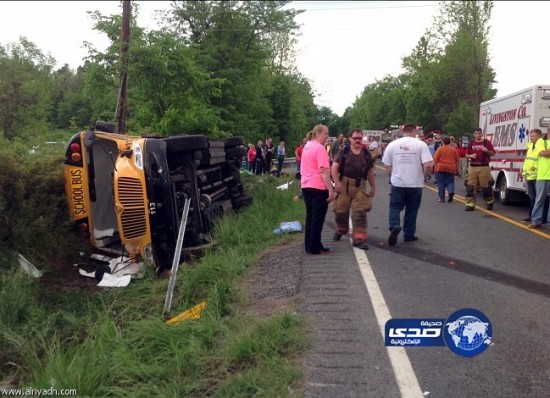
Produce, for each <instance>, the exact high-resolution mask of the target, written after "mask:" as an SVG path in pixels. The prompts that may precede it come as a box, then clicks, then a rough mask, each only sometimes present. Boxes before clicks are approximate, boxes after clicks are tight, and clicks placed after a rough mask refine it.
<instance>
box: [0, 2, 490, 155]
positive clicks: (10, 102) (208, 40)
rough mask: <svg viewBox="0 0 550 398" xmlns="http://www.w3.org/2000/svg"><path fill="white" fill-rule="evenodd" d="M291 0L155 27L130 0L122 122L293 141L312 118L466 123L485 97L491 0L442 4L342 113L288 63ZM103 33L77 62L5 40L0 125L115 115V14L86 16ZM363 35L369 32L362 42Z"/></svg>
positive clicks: (26, 126)
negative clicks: (394, 65) (407, 50)
mask: <svg viewBox="0 0 550 398" xmlns="http://www.w3.org/2000/svg"><path fill="white" fill-rule="evenodd" d="M289 3H290V2H289V1H246V2H242V1H174V2H173V3H172V8H171V10H170V11H168V12H166V13H165V14H163V16H162V18H161V21H160V26H161V28H160V29H158V30H151V31H146V30H145V29H143V28H142V27H140V26H138V25H137V22H136V16H137V15H138V13H139V4H133V13H132V21H131V37H130V46H129V55H128V56H129V61H128V70H127V73H128V76H129V85H128V103H129V114H128V117H127V122H126V123H127V130H128V131H129V132H131V133H132V132H134V133H150V134H160V135H164V136H169V135H175V134H205V135H207V136H209V137H213V138H217V137H224V136H230V135H242V136H244V137H245V138H246V140H247V141H248V142H256V141H257V140H258V139H260V138H261V139H264V138H265V137H267V136H271V137H273V138H274V139H275V141H277V140H278V139H279V140H284V141H286V142H287V143H290V144H291V145H294V144H296V145H297V144H298V143H299V142H300V140H301V139H302V137H304V135H305V134H306V133H307V131H309V130H310V129H311V127H312V126H313V125H315V124H317V123H324V124H327V125H328V126H329V127H330V132H331V135H337V134H338V133H340V132H346V131H349V130H350V129H351V128H354V127H359V128H363V129H383V128H389V127H390V126H391V125H395V124H403V123H405V122H413V123H417V124H421V125H423V126H424V129H425V130H433V129H438V130H443V131H447V132H449V133H452V134H457V135H458V134H463V133H467V132H470V131H472V129H473V128H474V127H475V126H476V124H477V112H478V105H479V103H480V102H482V101H483V100H486V99H489V98H492V97H493V96H494V94H495V90H494V89H492V88H491V86H492V84H493V83H494V78H495V73H494V71H493V69H492V68H491V66H490V64H489V54H488V32H489V19H490V15H491V10H492V7H493V3H492V1H465V2H462V1H447V2H442V3H440V15H439V16H438V17H437V18H436V19H435V20H434V26H432V27H431V28H430V29H428V30H427V31H426V33H425V34H424V35H423V36H422V37H421V38H420V40H419V41H418V44H417V46H416V47H415V48H414V49H413V50H412V52H411V54H410V55H408V56H406V57H404V58H403V60H402V61H403V67H404V69H405V72H404V73H402V74H400V75H399V76H389V75H388V76H385V77H384V78H382V79H380V80H377V81H375V82H374V83H373V84H369V85H367V86H366V87H365V88H364V90H363V92H362V93H361V95H360V96H359V97H358V98H356V100H355V102H354V103H353V104H352V105H351V106H350V107H348V108H347V109H346V111H345V113H344V114H343V115H342V116H339V115H336V114H335V113H334V112H333V111H332V110H331V109H330V108H328V107H326V106H321V107H319V106H317V105H316V104H315V93H314V91H313V89H312V87H311V85H310V83H309V82H308V79H307V78H306V77H305V76H303V75H301V74H300V73H299V72H298V71H297V69H296V67H295V66H294V56H295V54H294V44H295V43H296V37H297V35H298V34H299V27H298V26H297V24H296V22H295V17H296V16H297V15H298V14H299V13H300V12H302V11H300V10H296V9H293V8H290V7H287V6H288V4H289ZM89 14H90V16H91V18H92V20H93V29H94V30H97V31H99V32H101V33H103V34H105V35H106V36H107V37H108V38H109V40H110V43H111V44H110V46H109V47H108V49H107V50H106V51H103V52H100V51H98V50H96V49H95V48H93V46H92V45H90V44H89V43H88V44H86V45H87V48H88V53H89V55H88V57H87V58H86V59H85V61H84V63H83V65H81V66H79V67H78V68H77V69H76V70H73V69H71V68H70V67H69V66H68V65H64V66H63V67H61V68H58V69H55V64H56V62H55V60H54V59H53V58H52V57H50V56H47V55H45V54H44V53H43V52H42V50H41V49H39V48H37V46H36V45H35V44H33V43H31V42H29V41H28V40H26V39H25V38H21V39H20V41H19V42H18V43H10V44H7V45H4V46H2V45H0V133H1V134H2V135H3V136H4V137H5V138H7V139H8V140H12V139H14V138H15V137H23V138H24V137H26V136H28V135H30V134H35V135H36V134H39V133H40V132H41V131H45V130H48V129H71V130H78V129H84V128H87V127H88V126H90V125H91V124H92V123H93V122H95V121H96V120H98V119H100V120H106V121H113V120H114V117H115V115H114V113H115V108H116V102H117V97H118V90H119V84H120V75H121V72H122V70H121V62H119V57H120V54H119V50H120V41H119V37H120V26H121V18H122V17H121V15H102V14H101V13H100V12H98V11H95V12H90V13H89ZM368 39H369V38H365V40H368Z"/></svg>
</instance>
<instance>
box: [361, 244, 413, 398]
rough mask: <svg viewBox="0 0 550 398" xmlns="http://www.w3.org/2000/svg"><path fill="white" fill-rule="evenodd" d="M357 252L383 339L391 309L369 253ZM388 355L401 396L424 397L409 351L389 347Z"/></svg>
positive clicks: (409, 397)
mask: <svg viewBox="0 0 550 398" xmlns="http://www.w3.org/2000/svg"><path fill="white" fill-rule="evenodd" d="M353 252H354V253H355V258H356V259H357V264H358V265H359V270H360V271H361V275H362V276H363V281H364V282H365V286H366V287H367V292H368V293H369V296H370V299H371V302H372V306H373V308H374V314H375V315H376V320H377V321H378V326H379V327H380V332H381V333H382V340H383V339H384V327H385V325H386V322H387V321H388V320H390V319H391V314H390V310H389V309H388V306H387V305H386V300H384V296H383V295H382V291H381V290H380V286H378V282H377V281H376V277H375V276H374V272H373V271H372V267H371V265H370V262H369V259H368V258H367V254H366V253H365V251H364V250H361V249H358V248H356V247H354V248H353ZM387 351H388V356H389V357H390V363H391V365H392V367H393V373H394V374H395V379H396V381H397V386H398V387H399V391H400V392H401V397H403V398H419V397H424V394H423V393H422V390H421V388H420V384H418V379H417V378H416V374H415V373H414V369H413V367H412V365H411V361H410V360H409V357H408V355H407V352H406V351H405V349H404V348H402V347H387Z"/></svg>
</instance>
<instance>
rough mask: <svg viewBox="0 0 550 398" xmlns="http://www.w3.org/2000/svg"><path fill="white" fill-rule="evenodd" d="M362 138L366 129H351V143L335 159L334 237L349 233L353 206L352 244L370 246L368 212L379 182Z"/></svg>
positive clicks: (364, 248) (363, 246)
mask: <svg viewBox="0 0 550 398" xmlns="http://www.w3.org/2000/svg"><path fill="white" fill-rule="evenodd" d="M362 140H363V132H362V131H361V130H360V129H354V130H352V132H351V136H350V141H351V143H350V144H349V145H346V146H345V147H344V148H342V149H340V150H339V151H338V152H337V154H336V156H335V157H334V162H333V163H332V168H331V172H332V179H333V181H334V185H335V191H336V193H337V196H336V199H335V201H334V203H333V205H332V211H333V212H334V221H335V223H336V232H335V233H334V236H333V240H335V241H337V240H340V239H341V238H342V235H345V234H347V233H348V231H349V215H350V210H351V220H352V223H353V230H352V234H351V235H352V239H353V246H355V247H357V248H359V249H363V250H367V249H368V246H367V212H368V211H370V209H371V208H372V199H373V198H374V194H375V191H376V185H375V176H374V162H373V159H372V157H371V155H370V153H369V151H368V150H367V149H365V148H363V146H362ZM367 180H368V182H369V185H370V191H369V192H367Z"/></svg>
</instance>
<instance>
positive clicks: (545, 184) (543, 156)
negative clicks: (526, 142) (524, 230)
mask: <svg viewBox="0 0 550 398" xmlns="http://www.w3.org/2000/svg"><path fill="white" fill-rule="evenodd" d="M535 150H537V151H538V159H537V167H536V168H537V180H536V182H535V191H536V197H535V204H534V205H533V212H532V213H531V224H529V227H528V228H531V229H540V228H541V226H542V224H543V221H544V220H543V219H542V218H543V214H544V202H545V200H546V197H547V196H548V191H549V190H550V146H549V145H548V141H547V140H545V139H540V140H538V141H537V142H536V144H535ZM549 214H550V213H549ZM547 218H548V217H547ZM546 221H549V220H546Z"/></svg>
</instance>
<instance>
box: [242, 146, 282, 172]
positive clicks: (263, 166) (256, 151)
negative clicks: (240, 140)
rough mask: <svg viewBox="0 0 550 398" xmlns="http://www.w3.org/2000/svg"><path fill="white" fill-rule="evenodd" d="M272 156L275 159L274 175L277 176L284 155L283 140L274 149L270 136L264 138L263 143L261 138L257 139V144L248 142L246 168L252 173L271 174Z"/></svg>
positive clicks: (280, 169)
mask: <svg viewBox="0 0 550 398" xmlns="http://www.w3.org/2000/svg"><path fill="white" fill-rule="evenodd" d="M274 156H276V160H277V168H276V170H275V175H276V176H279V175H281V171H282V169H283V164H284V161H285V157H286V148H285V142H284V141H281V142H280V143H279V146H278V147H277V148H276V149H275V146H274V144H273V139H272V138H270V137H268V138H266V140H265V144H264V143H263V141H262V140H258V144H257V145H254V144H248V151H247V154H246V163H247V165H246V168H247V169H248V171H249V172H251V173H253V174H271V172H272V168H273V161H274Z"/></svg>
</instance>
